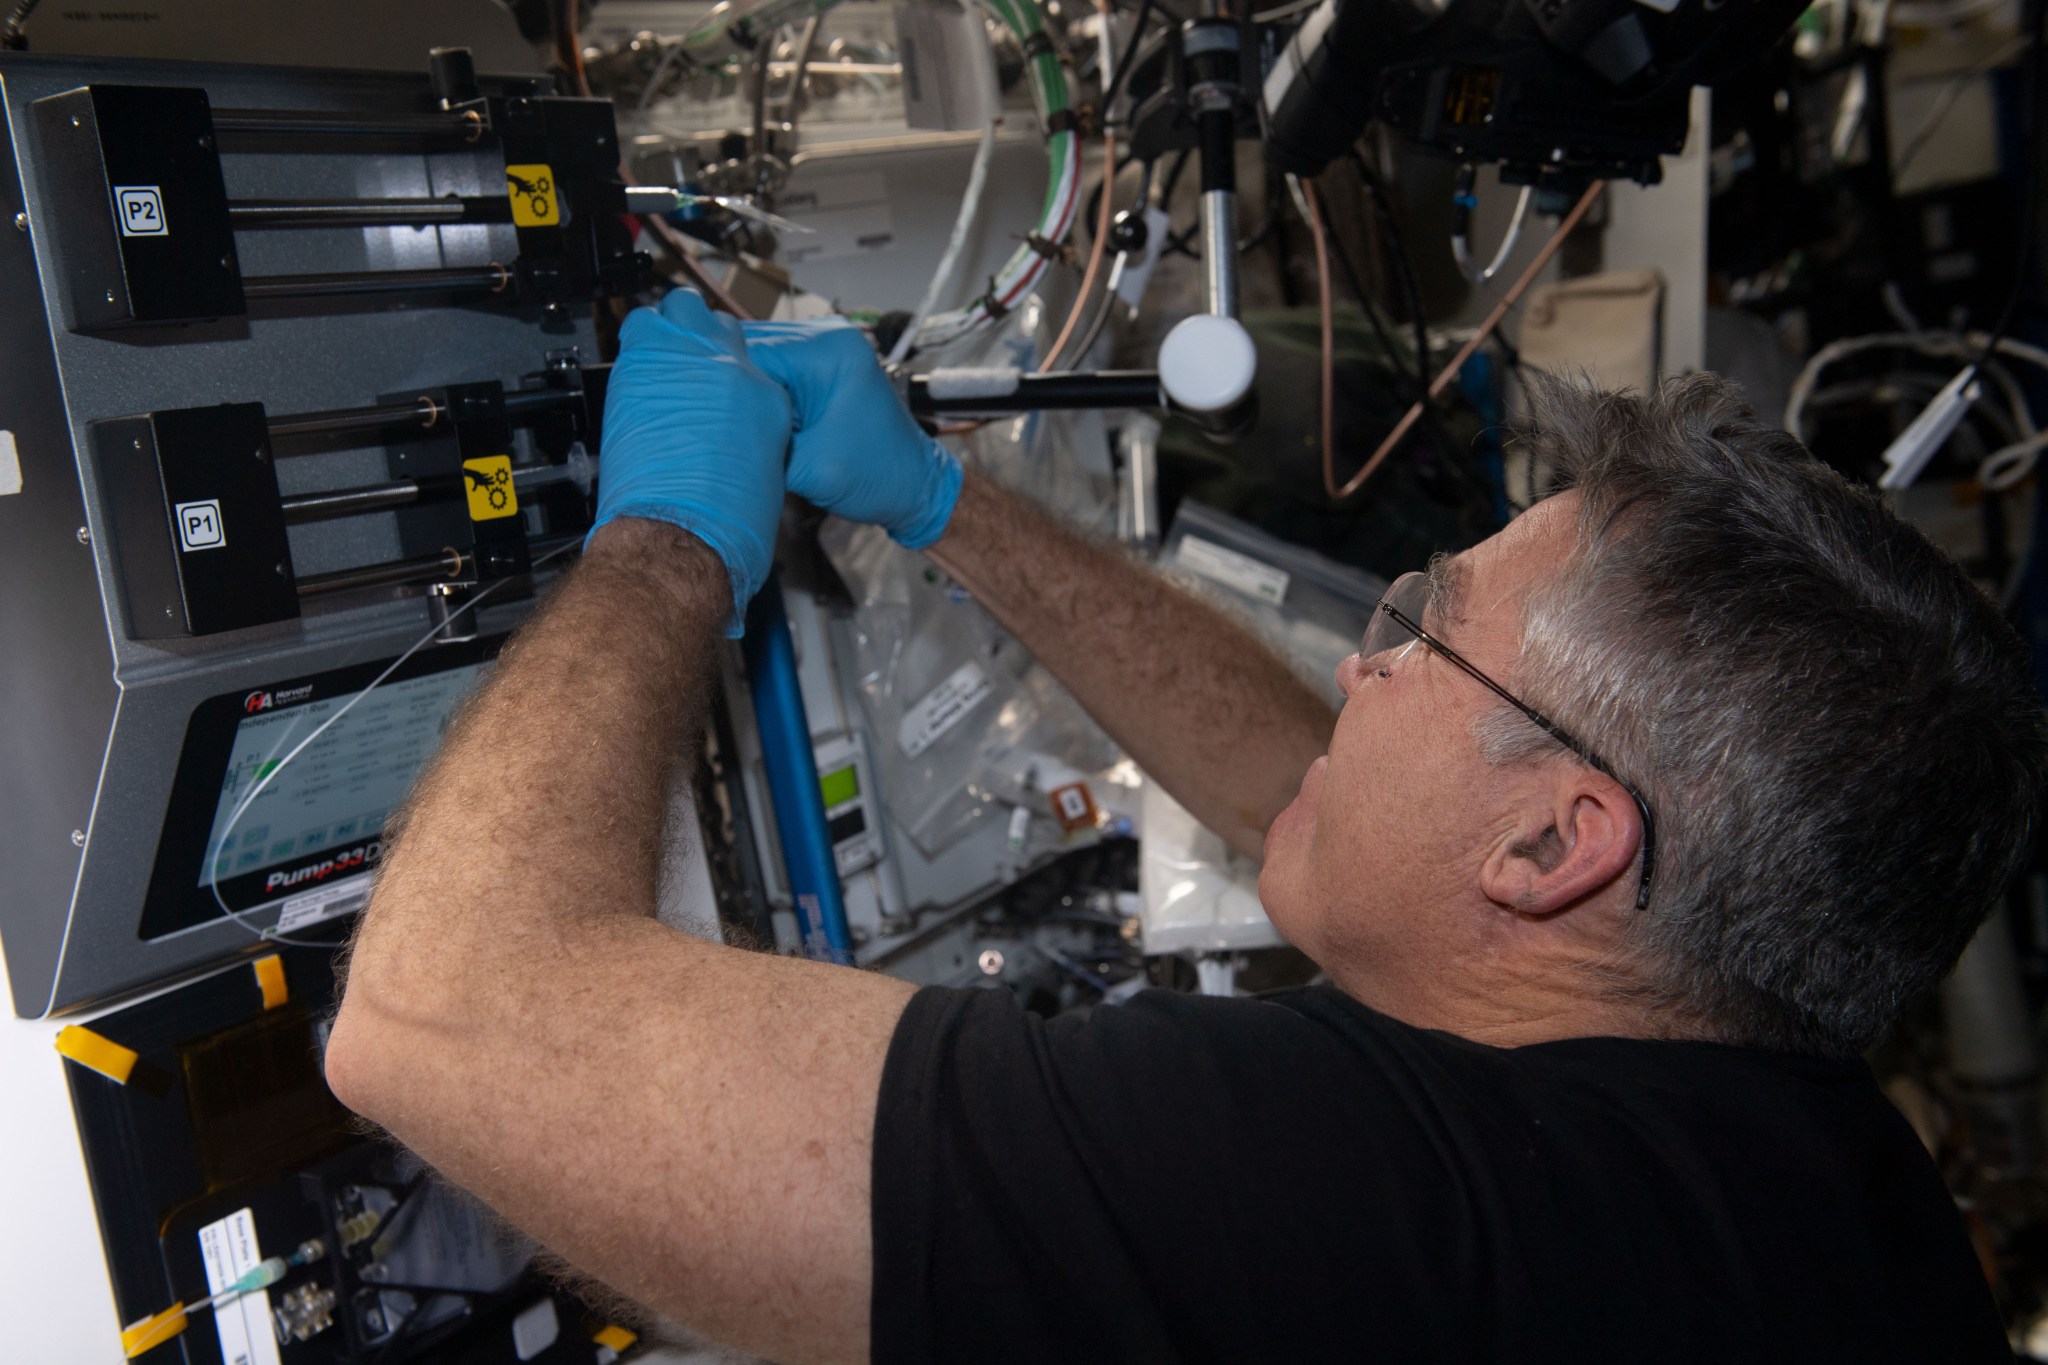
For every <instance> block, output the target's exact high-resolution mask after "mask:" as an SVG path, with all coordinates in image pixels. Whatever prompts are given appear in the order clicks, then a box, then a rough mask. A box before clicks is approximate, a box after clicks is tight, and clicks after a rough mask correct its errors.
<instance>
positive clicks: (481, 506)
mask: <svg viewBox="0 0 2048 1365" xmlns="http://www.w3.org/2000/svg"><path fill="white" fill-rule="evenodd" d="M462 473H463V476H464V478H465V479H466V480H467V487H466V489H465V491H466V492H467V493H468V495H469V519H470V520H471V521H495V520H497V519H498V518H499V517H509V516H512V515H513V514H515V513H516V512H518V511H519V490H518V489H517V488H516V487H514V486H513V483H512V457H511V456H509V455H485V456H482V457H481V458H479V459H474V460H464V461H463V462H462Z"/></svg>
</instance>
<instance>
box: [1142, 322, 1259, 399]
mask: <svg viewBox="0 0 2048 1365" xmlns="http://www.w3.org/2000/svg"><path fill="white" fill-rule="evenodd" d="M1258 368H1259V352H1258V348H1257V347H1255V346H1253V345H1252V337H1251V333H1249V332H1247V331H1245V329H1244V324H1243V323H1240V322H1239V321H1238V320H1237V319H1236V318H1223V317H1217V316H1216V315H1215V314H1213V313H1196V314H1195V315H1194V316H1192V317H1185V318H1182V319H1181V320H1180V321H1179V322H1177V323H1175V324H1174V327H1173V330H1172V331H1170V332H1168V333H1167V334H1166V340H1165V341H1163V342H1161V343H1160V345H1159V387H1160V388H1162V389H1165V390H1166V396H1167V397H1168V398H1171V399H1172V400H1173V402H1174V405H1175V406H1177V407H1182V408H1186V409H1187V410H1188V411H1190V412H1221V411H1223V409H1225V408H1227V407H1230V406H1231V405H1232V404H1234V403H1236V402H1237V401H1238V400H1239V399H1241V398H1243V397H1244V396H1245V395H1246V394H1247V393H1250V392H1251V388H1252V376H1253V375H1255V374H1257V373H1258Z"/></svg>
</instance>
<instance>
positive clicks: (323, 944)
mask: <svg viewBox="0 0 2048 1365" xmlns="http://www.w3.org/2000/svg"><path fill="white" fill-rule="evenodd" d="M581 544H582V542H581V541H571V542H569V544H567V545H563V546H561V547H559V548H557V549H554V550H550V551H549V552H548V553H546V554H544V555H542V556H541V557H540V558H539V559H536V560H534V561H533V566H532V567H533V568H534V569H538V568H540V566H541V565H543V564H545V563H547V562H548V561H549V560H551V559H555V558H558V557H559V556H561V555H565V554H567V553H569V551H571V550H573V549H576V548H577V547H578V546H579V545H581ZM511 581H512V580H511V579H509V578H501V579H499V580H498V581H497V582H496V583H493V584H491V585H490V586H489V587H487V588H485V589H484V590H483V591H481V592H479V593H477V594H476V595H475V596H474V597H472V598H470V599H469V600H468V601H467V602H465V603H463V604H462V605H461V606H459V607H457V608H455V610H453V611H452V612H450V613H449V614H448V617H447V619H446V620H444V621H437V622H435V623H434V625H433V626H431V627H430V628H429V629H428V630H427V633H426V634H424V635H422V636H420V638H419V639H417V640H414V641H413V642H412V643H411V644H410V645H408V646H407V647H406V650H405V652H404V653H403V654H401V655H399V656H398V657H397V658H395V659H393V660H392V661H391V662H390V663H389V664H386V665H385V667H384V671H383V672H382V673H379V674H378V675H377V676H376V677H375V678H372V679H371V680H370V685H369V686H368V687H365V688H364V689H363V690H362V691H360V692H358V693H356V694H355V695H354V696H353V697H350V698H349V699H348V701H347V702H346V703H344V704H343V705H342V708H341V709H340V710H339V711H336V712H335V713H334V714H333V715H331V716H329V717H328V718H327V719H326V720H323V721H321V722H320V723H319V724H318V725H316V726H314V727H313V732H312V733H311V734H309V735H307V736H306V737H305V738H304V739H302V740H300V741H299V742H298V743H297V744H295V745H293V746H292V749H291V752H290V753H288V754H286V755H285V756H284V757H283V758H282V759H280V760H279V761H278V763H277V765H276V766H275V767H273V768H271V770H270V771H269V772H267V773H265V774H263V776H262V778H261V780H259V781H258V782H257V783H256V784H255V785H254V786H252V787H250V788H249V790H248V793H247V794H246V795H244V796H243V797H242V799H241V800H240V801H239V802H237V803H236V804H235V808H234V810H233V811H232V812H230V813H229V815H228V822H227V825H226V827H225V828H223V829H222V830H221V832H220V840H219V842H217V843H215V844H214V846H213V850H212V852H210V853H208V854H207V855H206V867H207V872H206V889H207V890H208V891H211V892H212V893H213V899H214V903H215V904H217V905H219V906H220V909H221V913H222V914H224V915H226V916H227V917H228V918H229V919H231V920H233V921H234V922H235V923H236V924H238V925H240V926H241V927H242V928H244V929H246V930H248V931H249V932H250V933H251V934H253V935H255V936H256V937H257V938H258V939H261V940H262V941H263V942H265V943H285V944H290V945H292V946H293V947H298V948H332V947H335V946H336V945H335V944H334V943H332V942H329V941H326V940H322V939H303V938H288V937H286V936H285V935H283V934H281V933H279V932H277V926H276V925H275V924H273V925H271V926H270V927H268V928H264V927H261V926H259V925H256V924H252V923H250V922H249V920H248V919H247V918H246V916H247V915H248V914H249V913H250V912H249V911H247V910H237V909H235V908H234V907H233V906H230V905H229V904H228V902H227V898H226V897H225V896H223V895H221V893H220V856H221V854H223V853H225V852H226V851H227V847H228V842H229V840H230V839H231V838H232V836H233V835H234V832H235V826H237V825H238V824H240V823H241V820H242V817H243V816H244V815H245V814H247V813H248V810H249V807H250V806H251V805H253V804H254V803H255V800H256V798H257V797H259V796H261V795H262V794H263V791H264V789H265V788H266V787H268V786H269V785H270V784H271V783H272V782H274V781H276V780H277V775H278V774H279V773H281V772H283V771H284V770H285V769H286V768H289V767H290V766H291V765H292V760H293V759H296V758H297V757H298V756H299V755H300V754H301V753H303V752H304V751H305V748H306V746H307V745H309V744H311V743H312V742H313V741H314V740H316V739H318V738H320V736H322V735H323V734H326V733H327V731H328V730H330V729H332V728H333V726H334V724H335V722H336V721H339V720H340V719H341V718H342V717H343V716H345V715H347V714H348V713H349V712H351V711H353V710H355V708H356V705H357V703H359V702H361V701H362V699H363V698H365V697H367V696H369V695H370V694H371V693H372V692H374V691H376V690H377V689H378V688H379V687H380V686H382V685H383V684H384V682H385V680H386V679H388V678H389V677H390V676H391V675H392V674H393V673H396V672H397V671H398V669H399V666H400V665H401V664H403V663H404V662H405V661H406V660H407V659H410V658H411V657H412V656H413V655H415V654H417V653H419V652H420V651H421V650H422V649H424V648H426V646H427V645H428V644H429V643H430V642H431V641H432V640H433V638H434V637H435V636H437V635H439V634H441V632H442V631H444V630H446V629H447V628H448V626H449V625H450V624H452V623H453V622H454V621H456V620H458V619H459V618H460V617H461V616H462V615H463V614H464V613H466V612H473V611H475V610H476V609H477V608H478V607H480V606H482V605H483V603H484V599H486V598H488V597H489V596H490V595H491V594H492V593H494V592H496V591H498V589H500V588H502V587H504V586H505V585H506V584H507V583H510V582H511ZM283 742H284V741H283V740H279V741H278V743H279V744H280V745H281V744H282V743H283ZM272 752H273V753H275V752H276V750H274V749H273V750H272ZM265 761H266V762H267V761H268V758H267V756H266V759H265Z"/></svg>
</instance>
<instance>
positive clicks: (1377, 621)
mask: <svg viewBox="0 0 2048 1365" xmlns="http://www.w3.org/2000/svg"><path fill="white" fill-rule="evenodd" d="M1428 604H1429V576H1428V575H1427V574H1422V573H1404V574H1402V575H1401V576H1400V577H1399V578H1397V579H1395V580H1394V581H1393V582H1392V583H1390V584H1388V585H1387V590H1386V592H1385V593H1384V594H1383V595H1382V596H1381V597H1380V602H1379V605H1378V606H1377V607H1374V608H1373V612H1372V620H1371V621H1370V622H1368V623H1367V624H1366V627H1365V639H1364V640H1363V641H1361V642H1360V643H1359V646H1358V652H1359V655H1360V657H1362V658H1364V659H1367V660H1371V659H1373V658H1375V657H1376V656H1378V655H1381V654H1386V653H1388V652H1389V651H1396V652H1395V653H1394V654H1393V658H1392V659H1388V660H1387V661H1386V662H1385V663H1383V664H1382V665H1381V667H1385V666H1386V664H1387V663H1392V662H1393V660H1394V659H1399V658H1400V657H1401V656H1402V655H1404V654H1406V653H1407V652H1408V651H1409V650H1410V649H1413V648H1414V647H1415V645H1416V643H1417V642H1418V641H1419V642H1421V644H1422V645H1423V646H1424V647H1425V648H1427V649H1429V650H1431V651H1433V652H1434V653H1435V654H1436V655H1437V656H1438V657H1439V658H1442V659H1444V660H1445V661H1446V662H1448V663H1451V664H1455V665H1456V666H1457V667H1458V668H1459V669H1460V670H1462V671H1463V672H1464V673H1466V674H1467V675H1469V676H1470V677H1471V678H1473V679H1474V680H1475V681H1477V682H1478V683H1479V684H1480V685H1481V686H1482V687H1484V688H1486V690H1487V691H1489V692H1491V693H1493V695H1495V696H1496V697H1499V698H1500V699H1501V700H1502V701H1504V702H1506V703H1507V704H1508V705H1509V706H1512V707H1514V708H1515V709H1516V710H1517V711H1520V712H1521V713H1522V714H1523V715H1525V716H1527V717H1528V718H1529V719H1530V720H1531V721H1533V722H1534V723H1535V725H1536V727H1537V728H1538V729H1540V730H1541V731H1543V733H1545V734H1547V735H1549V736H1550V737H1551V738H1552V739H1554V740H1556V741H1557V742H1558V743H1559V744H1562V745H1564V747H1565V748H1567V749H1569V750H1571V751H1572V753H1574V754H1575V755H1577V756H1578V758H1579V760H1580V761H1581V762H1583V763H1585V764H1586V766H1588V767H1590V768H1592V769H1594V770H1595V771H1597V772H1601V773H1605V774H1606V775H1607V776H1609V777H1611V778H1613V779H1614V780H1615V781H1616V782H1618V783H1620V784H1621V789H1622V790H1623V791H1625V792H1627V793H1628V794H1629V796H1630V797H1631V798H1632V799H1633V800H1634V801H1635V803H1636V810H1637V811H1638V812H1640V813H1641V815H1642V820H1643V880H1642V885H1641V886H1640V887H1639V888H1638V889H1637V891H1636V909H1638V910H1641V909H1643V908H1644V907H1645V906H1647V905H1648V904H1649V903H1650V874H1651V872H1652V871H1653V870H1654V869H1655V867H1656V864H1657V823H1656V820H1655V818H1654V817H1653V816H1652V815H1651V814H1650V803H1649V802H1648V801H1645V800H1644V799H1643V794H1642V793H1641V792H1639V791H1637V790H1636V789H1635V786H1634V784H1632V783H1631V782H1629V781H1628V779H1627V778H1625V777H1623V776H1622V775H1621V774H1619V773H1617V772H1615V771H1614V769H1613V768H1611V767H1609V766H1608V764H1607V762H1606V760H1605V759H1602V758H1601V757H1600V756H1599V755H1598V754H1595V753H1594V752H1593V751H1592V750H1591V749H1589V748H1587V747H1586V746H1585V745H1584V744H1583V743H1581V742H1580V741H1578V740H1576V739H1574V738H1573V737H1572V736H1571V735H1570V734H1569V733H1568V732H1566V730H1565V729H1564V727H1563V726H1561V725H1559V724H1558V723H1557V722H1556V721H1553V720H1551V719H1550V718H1549V717H1548V716H1546V715H1544V714H1543V713H1542V712H1541V711H1538V710H1537V709H1536V708H1535V707H1533V706H1530V705H1529V704H1527V703H1526V702H1524V701H1523V700H1522V699H1521V698H1519V697H1517V696H1516V695H1515V694H1514V693H1512V692H1510V691H1508V690H1507V689H1506V688H1505V687H1502V686H1501V685H1500V684H1499V683H1497V682H1495V681H1494V680H1493V679H1491V678H1489V677H1487V676H1486V675H1485V674H1484V673H1482V672H1480V671H1479V670H1478V669H1477V668H1475V667H1473V665H1472V664H1471V663H1470V662H1469V661H1468V660H1467V659H1466V658H1465V656H1464V655H1462V654H1460V653H1458V651H1457V650H1455V649H1452V648H1451V647H1450V646H1449V645H1447V644H1445V643H1444V642H1443V641H1442V640H1439V639H1437V638H1436V636H1434V635H1431V634H1430V633H1429V632H1428V631H1426V630H1424V629H1423V628H1422V613H1423V609H1424V608H1425V607H1426V606H1427V605H1428Z"/></svg>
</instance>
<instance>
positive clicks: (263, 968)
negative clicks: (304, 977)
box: [256, 953, 292, 1010]
mask: <svg viewBox="0 0 2048 1365" xmlns="http://www.w3.org/2000/svg"><path fill="white" fill-rule="evenodd" d="M256 984H257V985H258V986H260V987H262V988H263V1008H265V1009H267V1010H274V1009H276V1008H277V1007H278V1006H279V1005H282V1004H283V1003H285V1001H287V1000H289V999H291V998H292V991H291V987H290V986H287V985H286V984H285V981H284V959H283V958H281V957H279V956H278V955H277V954H276V953H272V954H270V956H268V957H259V958H257V959H256Z"/></svg>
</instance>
